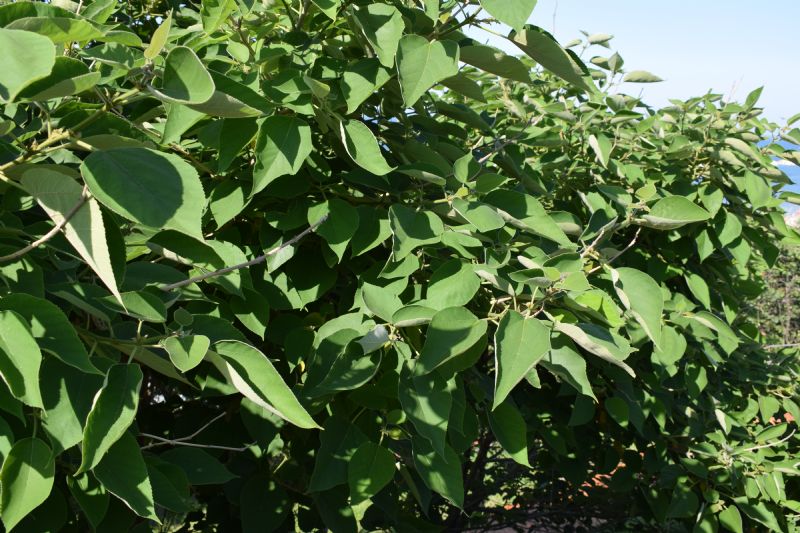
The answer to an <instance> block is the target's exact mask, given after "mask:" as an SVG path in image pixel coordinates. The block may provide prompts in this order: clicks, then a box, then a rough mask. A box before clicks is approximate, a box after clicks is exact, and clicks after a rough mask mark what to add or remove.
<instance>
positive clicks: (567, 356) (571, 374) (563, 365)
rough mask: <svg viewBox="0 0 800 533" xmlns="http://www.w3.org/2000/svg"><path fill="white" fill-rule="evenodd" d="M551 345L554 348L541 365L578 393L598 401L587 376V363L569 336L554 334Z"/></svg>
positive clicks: (542, 360)
mask: <svg viewBox="0 0 800 533" xmlns="http://www.w3.org/2000/svg"><path fill="white" fill-rule="evenodd" d="M550 343H551V345H552V348H551V349H550V351H549V352H548V353H547V354H545V356H544V357H543V358H542V359H541V361H540V364H541V365H542V366H543V367H545V368H546V369H547V370H548V371H550V373H552V374H553V375H555V376H558V377H559V378H561V379H563V380H564V381H566V382H567V383H569V384H570V385H571V386H572V388H574V389H575V390H576V391H578V392H580V393H581V394H584V395H586V396H589V397H591V398H593V399H594V401H597V398H596V397H595V395H594V392H593V391H592V385H591V384H590V383H589V378H588V377H587V375H586V361H585V360H584V359H583V357H582V356H581V354H580V353H578V349H577V348H576V347H575V344H574V343H573V342H572V341H571V340H570V339H569V337H567V335H563V334H561V333H557V332H553V335H552V336H551V340H550Z"/></svg>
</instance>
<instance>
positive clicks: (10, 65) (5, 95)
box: [0, 28, 56, 102]
mask: <svg viewBox="0 0 800 533" xmlns="http://www.w3.org/2000/svg"><path fill="white" fill-rule="evenodd" d="M0 50H3V54H2V55H0V72H2V73H3V77H2V78H0V100H2V101H6V102H11V101H13V100H14V99H15V98H16V96H17V94H18V93H19V92H20V91H22V90H23V89H24V88H25V86H26V85H28V84H30V83H32V82H35V81H36V80H39V79H42V78H44V77H45V76H47V75H48V74H50V71H51V70H52V69H53V66H54V65H55V61H56V51H55V47H54V46H53V43H52V42H51V41H50V39H48V38H47V37H43V36H41V35H37V34H35V33H31V32H28V31H22V30H9V29H6V28H0Z"/></svg>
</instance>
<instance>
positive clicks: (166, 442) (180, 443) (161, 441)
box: [139, 433, 250, 452]
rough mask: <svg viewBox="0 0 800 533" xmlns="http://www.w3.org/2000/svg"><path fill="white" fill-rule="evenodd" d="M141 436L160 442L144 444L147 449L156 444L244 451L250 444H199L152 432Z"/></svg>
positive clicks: (143, 447) (144, 448)
mask: <svg viewBox="0 0 800 533" xmlns="http://www.w3.org/2000/svg"><path fill="white" fill-rule="evenodd" d="M139 436H140V437H147V438H148V439H153V440H155V441H158V442H151V443H150V444H147V445H145V446H142V449H143V450H147V449H149V448H155V447H156V446H167V445H171V446H189V447H190V448H208V449H211V450H227V451H229V452H244V451H247V449H248V448H250V446H242V447H241V448H233V447H231V446H219V445H217V444H197V443H196V442H186V441H182V440H173V439H165V438H164V437H159V436H158V435H151V434H150V433H139Z"/></svg>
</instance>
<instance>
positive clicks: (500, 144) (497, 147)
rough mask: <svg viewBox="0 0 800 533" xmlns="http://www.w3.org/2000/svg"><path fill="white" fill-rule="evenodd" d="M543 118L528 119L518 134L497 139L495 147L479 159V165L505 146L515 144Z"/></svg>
mask: <svg viewBox="0 0 800 533" xmlns="http://www.w3.org/2000/svg"><path fill="white" fill-rule="evenodd" d="M541 119H542V117H541V116H540V117H531V118H530V119H529V120H528V123H527V124H526V125H525V127H523V128H522V130H521V131H520V132H519V133H517V134H516V135H514V136H513V137H511V138H507V139H505V140H504V141H500V140H499V139H498V140H496V141H495V143H494V147H492V149H491V150H490V151H489V152H487V153H486V154H485V155H484V156H483V157H481V158H480V159H478V164H479V165H483V164H484V163H486V162H487V161H488V160H489V159H490V158H491V157H492V156H493V155H495V154H496V153H498V152H500V151H501V150H502V149H503V148H505V147H506V146H508V145H509V144H513V143H515V142H516V141H518V140H519V139H521V138H522V136H523V135H525V132H526V130H527V129H528V128H530V127H531V126H535V125H536V124H538V123H539V121H540V120H541Z"/></svg>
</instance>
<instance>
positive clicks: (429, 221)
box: [389, 204, 444, 261]
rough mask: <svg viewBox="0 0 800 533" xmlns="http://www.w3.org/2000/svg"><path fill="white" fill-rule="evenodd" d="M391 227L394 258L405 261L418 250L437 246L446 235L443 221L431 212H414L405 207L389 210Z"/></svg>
mask: <svg viewBox="0 0 800 533" xmlns="http://www.w3.org/2000/svg"><path fill="white" fill-rule="evenodd" d="M389 226H390V228H391V230H392V236H393V240H392V257H393V258H394V260H395V261H399V260H400V259H403V258H404V257H406V256H407V255H408V254H410V253H411V252H412V251H414V250H415V249H416V248H419V247H420V246H425V245H428V244H435V243H437V242H439V241H440V240H441V238H442V237H441V236H442V233H444V224H442V219H440V218H439V217H438V216H436V214H435V213H432V212H430V211H414V210H412V209H410V208H408V207H406V206H404V205H400V204H394V205H392V207H390V208H389Z"/></svg>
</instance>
